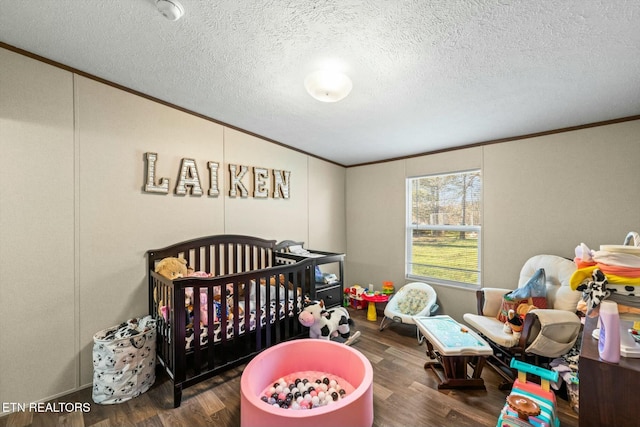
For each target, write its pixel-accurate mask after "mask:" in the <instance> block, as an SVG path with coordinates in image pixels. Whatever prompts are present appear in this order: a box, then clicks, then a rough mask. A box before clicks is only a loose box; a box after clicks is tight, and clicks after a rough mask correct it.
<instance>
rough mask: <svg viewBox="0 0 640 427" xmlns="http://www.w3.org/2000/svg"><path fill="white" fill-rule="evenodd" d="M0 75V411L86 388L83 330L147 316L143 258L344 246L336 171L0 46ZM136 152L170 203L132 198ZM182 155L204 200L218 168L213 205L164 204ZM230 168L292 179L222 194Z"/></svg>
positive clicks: (140, 171)
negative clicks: (151, 165) (255, 193)
mask: <svg viewBox="0 0 640 427" xmlns="http://www.w3.org/2000/svg"><path fill="white" fill-rule="evenodd" d="M0 75H1V76H2V78H1V79H0V82H1V83H0V85H1V86H0V93H1V94H2V96H1V97H0V111H1V116H0V120H1V122H0V125H1V126H0V141H1V144H2V153H3V155H2V157H0V184H1V185H0V232H1V238H0V254H1V255H2V256H1V257H0V305H1V306H2V307H3V308H2V310H0V325H2V326H1V328H0V401H1V402H33V401H39V400H45V399H48V398H51V397H53V396H57V395H61V394H65V393H67V392H69V391H72V390H75V389H77V388H80V387H83V386H86V385H89V384H91V382H92V373H93V366H92V346H93V334H94V333H95V332H97V331H98V330H101V329H104V328H107V327H110V326H112V325H115V324H117V323H119V322H121V321H123V320H126V319H128V318H130V317H133V316H141V315H144V314H145V313H147V311H148V309H147V287H146V286H147V285H146V269H145V252H146V251H147V250H149V249H157V248H160V247H164V246H167V245H170V244H173V243H176V242H178V241H182V240H187V239H191V238H194V237H199V236H203V235H208V234H220V233H239V234H251V235H257V236H260V237H264V238H269V239H275V240H284V239H293V240H302V241H304V242H306V243H307V245H306V246H307V247H310V248H314V249H322V250H331V251H340V252H344V251H345V250H346V239H345V217H344V200H345V170H344V168H342V167H339V166H336V165H333V164H331V163H328V162H325V161H322V160H319V159H316V158H311V157H310V156H307V155H304V154H301V153H299V152H297V151H294V150H290V149H287V148H284V147H282V146H279V145H276V144H272V143H270V142H266V141H264V140H261V139H260V138H256V137H253V136H249V135H247V134H244V133H241V132H238V131H235V130H232V129H229V128H227V127H224V126H221V125H219V124H216V123H213V122H211V121H207V120H204V119H201V118H198V117H196V116H193V115H190V114H187V113H184V112H180V111H178V110H175V109H172V108H169V107H167V106H164V105H161V104H158V103H155V102H152V101H149V100H147V99H144V98H141V97H138V96H135V95H132V94H130V93H128V92H124V91H121V90H118V89H115V88H113V87H110V86H107V85H103V84H101V83H97V82H95V81H93V80H90V79H88V78H84V77H82V76H77V75H74V74H72V73H70V72H68V71H63V70H60V69H58V68H55V67H52V66H49V65H46V64H43V63H41V62H38V61H35V60H33V59H29V58H27V57H24V56H21V55H19V54H16V53H14V52H10V51H7V50H3V49H0ZM147 152H155V153H157V154H158V161H157V164H156V168H157V171H156V181H157V180H159V178H161V177H166V178H169V179H170V193H169V194H151V193H147V192H144V191H142V189H143V185H144V183H145V161H144V154H145V153H147ZM182 158H194V159H195V160H196V164H197V167H198V172H199V175H200V177H201V183H202V186H203V190H204V191H205V193H206V191H207V190H208V188H209V179H208V169H207V162H208V161H217V162H219V163H220V171H219V187H220V191H221V194H220V196H218V197H217V198H214V197H208V196H206V195H203V196H200V197H195V196H191V195H187V196H178V195H175V194H174V188H175V185H176V179H177V176H178V173H179V169H180V162H181V159H182ZM229 163H236V164H241V165H246V166H249V167H254V166H256V167H264V168H267V169H284V170H288V171H291V178H290V180H291V181H290V182H291V186H290V198H289V199H273V198H268V199H255V198H253V197H251V196H250V197H247V198H244V199H243V198H235V199H234V198H230V197H229V196H228V177H229V173H228V164H229ZM248 178H249V177H248V176H247V178H245V180H243V182H244V183H245V185H247V187H248V188H249V190H250V191H252V190H253V188H252V185H251V180H249V179H248ZM316 195H322V196H323V197H324V198H325V200H327V201H330V202H331V203H334V205H335V207H336V208H335V209H317V208H316V205H315V203H313V200H314V199H315V197H316Z"/></svg>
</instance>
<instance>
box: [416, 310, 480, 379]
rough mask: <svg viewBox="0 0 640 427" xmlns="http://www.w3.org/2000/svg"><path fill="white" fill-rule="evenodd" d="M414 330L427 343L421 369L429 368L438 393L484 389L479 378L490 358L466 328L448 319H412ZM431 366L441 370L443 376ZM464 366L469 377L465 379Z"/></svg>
mask: <svg viewBox="0 0 640 427" xmlns="http://www.w3.org/2000/svg"><path fill="white" fill-rule="evenodd" d="M415 321H416V326H417V327H418V330H419V331H420V333H421V334H422V335H423V336H424V337H425V339H426V342H427V356H429V358H430V359H431V360H428V361H427V362H426V363H425V364H424V368H425V369H427V367H429V368H431V370H432V371H433V373H434V374H435V375H436V376H437V377H438V378H439V380H440V384H438V388H439V389H449V388H479V389H485V386H484V380H483V379H482V378H481V377H480V375H481V374H482V368H483V367H484V363H485V360H486V358H487V357H489V356H491V355H492V354H493V350H492V349H491V347H490V346H489V344H488V343H487V342H486V341H485V340H483V339H482V338H481V337H480V336H479V335H477V334H476V333H475V332H473V331H471V330H469V329H468V328H467V327H466V326H464V325H461V324H459V323H458V322H456V321H455V320H453V319H452V318H451V317H450V316H446V315H441V316H431V317H416V318H415ZM435 365H440V366H441V367H442V370H443V371H444V372H443V373H441V372H439V371H438V370H436V366H435ZM467 365H470V366H471V367H472V368H473V374H472V375H471V376H469V375H467Z"/></svg>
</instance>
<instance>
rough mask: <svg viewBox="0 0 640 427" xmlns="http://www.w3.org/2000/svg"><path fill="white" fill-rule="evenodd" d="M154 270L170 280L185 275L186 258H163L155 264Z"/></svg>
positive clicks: (186, 270)
mask: <svg viewBox="0 0 640 427" xmlns="http://www.w3.org/2000/svg"><path fill="white" fill-rule="evenodd" d="M155 271H156V273H158V274H160V275H162V276H164V277H166V278H167V279H170V280H173V279H179V278H180V277H187V272H188V269H187V260H186V259H184V258H175V257H167V258H163V259H161V260H160V262H158V264H156V269H155Z"/></svg>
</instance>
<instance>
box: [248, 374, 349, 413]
mask: <svg viewBox="0 0 640 427" xmlns="http://www.w3.org/2000/svg"><path fill="white" fill-rule="evenodd" d="M298 374H300V375H301V376H303V379H302V381H300V382H301V383H302V385H301V387H302V393H300V392H299V391H298V392H297V393H296V394H295V395H294V394H292V393H291V390H289V388H288V387H284V388H283V387H282V386H281V385H280V384H287V382H288V381H291V379H290V378H280V379H279V380H277V381H276V382H275V383H274V384H273V386H272V387H268V388H267V389H266V390H265V391H264V393H263V395H262V396H261V398H260V399H261V400H262V401H264V402H266V403H267V404H269V405H272V406H279V407H280V408H282V409H291V410H298V409H314V408H319V407H322V406H326V405H329V404H331V403H333V402H336V401H338V400H339V399H341V398H343V397H344V396H346V394H347V392H346V390H345V388H348V389H350V390H352V389H353V386H352V385H351V384H348V383H347V382H346V380H344V379H342V378H340V380H339V381H338V380H336V379H332V380H329V377H328V376H327V375H329V374H326V373H324V372H300V373H295V374H292V375H290V376H295V375H298ZM309 378H311V379H309ZM313 378H316V379H315V381H314V380H313ZM295 380H298V378H296V379H295ZM295 380H294V383H295ZM340 383H342V384H343V386H344V387H343V386H341V385H340ZM311 384H315V385H316V386H315V387H314V386H312V385H311ZM327 384H333V387H332V388H330V389H328V391H327V392H326V393H325V391H324V390H327ZM316 387H317V389H316ZM294 389H296V387H294ZM337 390H340V393H338V392H337ZM299 397H302V399H298V398H299ZM294 399H295V401H296V403H298V404H299V405H296V406H295V407H294V406H292V405H291V403H292V402H293V400H294ZM274 401H275V405H274Z"/></svg>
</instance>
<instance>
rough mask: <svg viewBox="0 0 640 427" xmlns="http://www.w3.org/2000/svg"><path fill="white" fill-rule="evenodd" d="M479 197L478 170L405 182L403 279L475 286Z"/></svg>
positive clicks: (478, 235) (479, 209)
mask: <svg viewBox="0 0 640 427" xmlns="http://www.w3.org/2000/svg"><path fill="white" fill-rule="evenodd" d="M481 193H482V178H481V175H480V171H479V170H473V171H467V172H459V173H450V174H445V175H431V176H422V177H417V178H409V179H407V254H406V263H407V266H406V274H407V277H409V278H412V279H427V280H431V281H433V282H436V283H440V284H451V285H458V286H470V287H478V286H479V285H480V272H481V265H480V236H481V233H480V232H481V225H482V217H481V215H480V213H481V211H482V210H481V200H480V196H481Z"/></svg>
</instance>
